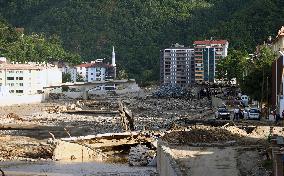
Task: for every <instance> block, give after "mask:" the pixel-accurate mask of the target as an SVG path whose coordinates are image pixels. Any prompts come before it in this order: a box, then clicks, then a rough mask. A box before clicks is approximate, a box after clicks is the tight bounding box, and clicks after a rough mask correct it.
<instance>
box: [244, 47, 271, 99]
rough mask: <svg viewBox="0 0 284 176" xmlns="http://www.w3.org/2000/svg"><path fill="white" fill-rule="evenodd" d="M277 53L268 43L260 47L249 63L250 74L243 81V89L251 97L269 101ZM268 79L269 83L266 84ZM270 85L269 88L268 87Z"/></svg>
mask: <svg viewBox="0 0 284 176" xmlns="http://www.w3.org/2000/svg"><path fill="white" fill-rule="evenodd" d="M275 58H276V56H275V53H274V52H273V51H272V49H271V48H270V47H268V46H266V45H262V46H260V47H259V49H258V52H257V55H256V58H255V59H254V60H253V61H252V62H251V63H250V64H249V66H248V67H249V74H248V75H247V76H246V77H245V78H244V80H243V81H242V82H241V84H240V85H241V89H242V90H243V91H244V92H246V93H247V94H248V95H249V96H250V97H251V98H253V99H255V100H258V101H260V102H261V104H262V102H264V101H268V100H267V96H265V95H267V94H268V95H269V96H268V98H269V97H270V95H271V93H270V90H271V77H272V76H271V74H272V73H271V72H272V63H273V62H274V61H275ZM267 81H268V85H266V84H267V83H266V82H267ZM266 87H268V89H267V88H266Z"/></svg>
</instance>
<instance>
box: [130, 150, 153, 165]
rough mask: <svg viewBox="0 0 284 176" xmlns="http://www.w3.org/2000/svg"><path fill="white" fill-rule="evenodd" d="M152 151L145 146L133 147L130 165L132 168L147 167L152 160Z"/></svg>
mask: <svg viewBox="0 0 284 176" xmlns="http://www.w3.org/2000/svg"><path fill="white" fill-rule="evenodd" d="M152 158H153V156H151V150H150V149H149V148H148V147H146V146H145V145H137V146H136V147H131V148H130V152H129V159H128V163H129V165H130V166H147V165H148V164H149V162H150V161H151V160H152Z"/></svg>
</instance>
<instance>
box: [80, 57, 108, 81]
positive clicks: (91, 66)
mask: <svg viewBox="0 0 284 176" xmlns="http://www.w3.org/2000/svg"><path fill="white" fill-rule="evenodd" d="M76 70H77V74H78V75H80V76H81V77H82V78H83V80H84V82H94V81H105V80H107V79H111V78H113V77H114V75H113V72H112V70H113V67H112V66H111V65H109V64H105V63H102V62H97V61H94V62H91V63H84V64H80V65H77V66H76Z"/></svg>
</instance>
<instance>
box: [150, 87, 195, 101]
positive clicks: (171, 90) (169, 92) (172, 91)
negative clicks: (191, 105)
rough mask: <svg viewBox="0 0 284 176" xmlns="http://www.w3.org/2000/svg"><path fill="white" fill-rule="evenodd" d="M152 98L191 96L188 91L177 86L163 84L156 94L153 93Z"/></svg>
mask: <svg viewBox="0 0 284 176" xmlns="http://www.w3.org/2000/svg"><path fill="white" fill-rule="evenodd" d="M153 96H154V97H158V98H167V97H173V98H181V97H182V98H188V97H190V96H191V94H190V92H189V91H187V90H186V89H184V88H182V87H179V86H178V85H177V84H163V85H161V86H160V87H159V89H158V90H157V91H156V92H154V93H153Z"/></svg>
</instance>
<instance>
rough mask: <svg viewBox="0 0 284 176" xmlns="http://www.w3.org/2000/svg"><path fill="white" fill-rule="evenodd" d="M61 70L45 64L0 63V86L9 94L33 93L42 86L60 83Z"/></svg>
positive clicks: (38, 90)
mask: <svg viewBox="0 0 284 176" xmlns="http://www.w3.org/2000/svg"><path fill="white" fill-rule="evenodd" d="M61 83H62V72H61V71H60V70H59V69H58V68H57V67H55V66H53V65H47V64H7V63H2V64H0V87H2V88H3V89H4V88H8V89H9V93H10V94H11V95H34V94H39V93H42V92H43V88H44V87H49V86H55V85H60V84H61Z"/></svg>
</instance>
